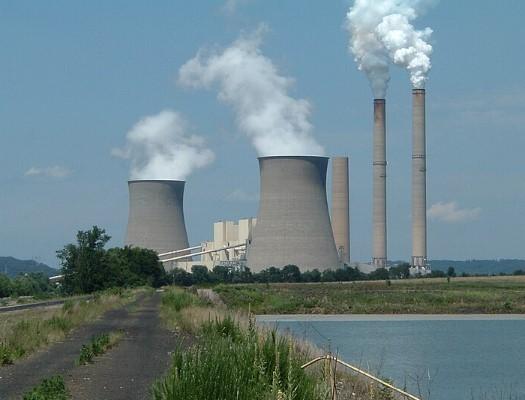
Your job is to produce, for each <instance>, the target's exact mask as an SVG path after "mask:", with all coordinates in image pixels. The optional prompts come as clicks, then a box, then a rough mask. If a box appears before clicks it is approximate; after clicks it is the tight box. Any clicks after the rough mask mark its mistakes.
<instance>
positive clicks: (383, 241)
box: [372, 99, 387, 268]
mask: <svg viewBox="0 0 525 400" xmlns="http://www.w3.org/2000/svg"><path fill="white" fill-rule="evenodd" d="M372 164H373V194H372V265H373V266H374V267H375V268H386V266H387V247H386V246H387V231H386V104H385V99H374V144H373V161H372Z"/></svg>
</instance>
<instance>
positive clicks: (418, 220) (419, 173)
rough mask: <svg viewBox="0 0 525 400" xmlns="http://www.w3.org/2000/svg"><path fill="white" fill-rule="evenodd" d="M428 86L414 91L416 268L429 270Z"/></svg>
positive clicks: (414, 259) (413, 181) (413, 155)
mask: <svg viewBox="0 0 525 400" xmlns="http://www.w3.org/2000/svg"><path fill="white" fill-rule="evenodd" d="M425 126H426V121H425V89H413V90H412V263H411V265H412V267H413V269H414V270H415V271H414V272H416V273H418V272H426V270H427V193H426V191H427V166H426V132H425V131H426V127H425Z"/></svg>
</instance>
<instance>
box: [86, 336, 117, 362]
mask: <svg viewBox="0 0 525 400" xmlns="http://www.w3.org/2000/svg"><path fill="white" fill-rule="evenodd" d="M123 335H124V332H123V331H116V332H110V333H101V334H99V335H96V336H93V337H92V338H91V341H90V342H89V343H88V344H84V345H82V348H81V349H80V356H79V357H78V360H77V364H79V365H87V364H89V363H92V362H93V359H94V358H95V357H97V356H100V355H102V354H104V353H105V352H107V351H108V350H110V349H111V348H113V347H115V345H116V344H117V343H118V341H119V340H120V339H121V338H122V336H123Z"/></svg>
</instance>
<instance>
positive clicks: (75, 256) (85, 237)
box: [57, 226, 111, 293]
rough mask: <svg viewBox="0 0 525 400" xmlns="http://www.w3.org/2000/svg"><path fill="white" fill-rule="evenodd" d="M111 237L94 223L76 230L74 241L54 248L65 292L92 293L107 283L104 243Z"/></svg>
mask: <svg viewBox="0 0 525 400" xmlns="http://www.w3.org/2000/svg"><path fill="white" fill-rule="evenodd" d="M110 238H111V237H110V236H109V235H107V234H106V231H105V230H104V229H101V228H99V227H98V226H94V227H93V228H92V229H91V230H89V231H79V232H78V233H77V244H73V243H70V244H68V245H66V246H65V247H64V248H63V249H62V250H59V251H57V257H58V259H59V260H60V263H61V265H62V273H63V274H64V280H63V289H64V291H65V292H66V293H91V292H94V291H96V290H100V289H103V288H104V287H105V286H106V285H107V283H106V281H105V279H106V278H107V271H106V266H105V263H104V256H105V250H104V246H105V245H106V243H107V242H108V241H109V240H110Z"/></svg>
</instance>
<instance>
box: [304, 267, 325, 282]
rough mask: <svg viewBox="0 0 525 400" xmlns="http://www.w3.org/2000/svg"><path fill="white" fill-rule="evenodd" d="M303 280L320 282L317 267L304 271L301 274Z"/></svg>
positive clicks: (319, 273)
mask: <svg viewBox="0 0 525 400" xmlns="http://www.w3.org/2000/svg"><path fill="white" fill-rule="evenodd" d="M301 280H303V281H304V282H321V272H319V270H318V269H317V268H315V269H313V270H311V271H305V272H303V274H302V278H301Z"/></svg>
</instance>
